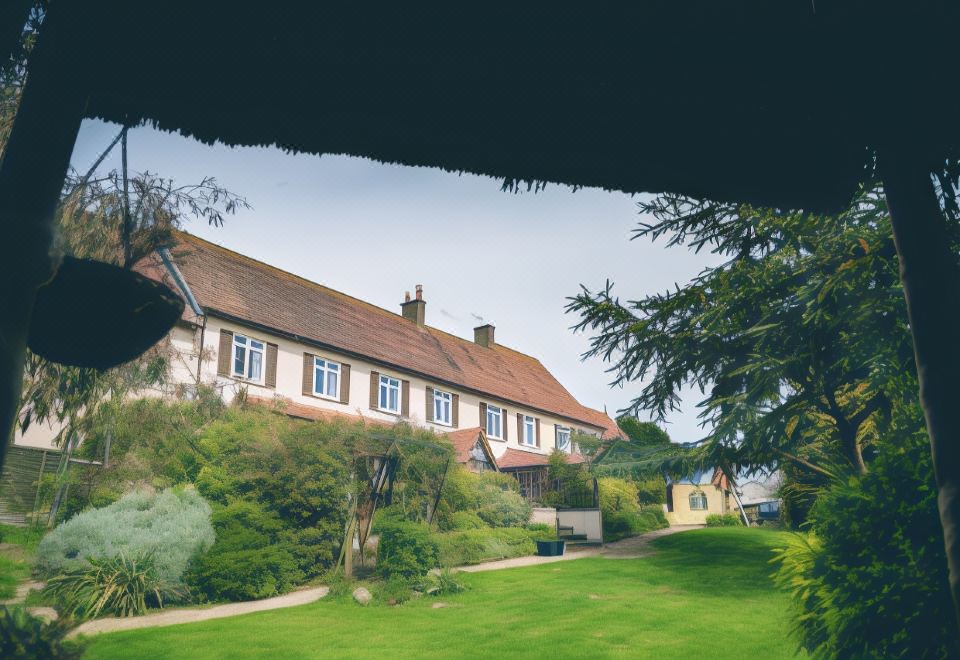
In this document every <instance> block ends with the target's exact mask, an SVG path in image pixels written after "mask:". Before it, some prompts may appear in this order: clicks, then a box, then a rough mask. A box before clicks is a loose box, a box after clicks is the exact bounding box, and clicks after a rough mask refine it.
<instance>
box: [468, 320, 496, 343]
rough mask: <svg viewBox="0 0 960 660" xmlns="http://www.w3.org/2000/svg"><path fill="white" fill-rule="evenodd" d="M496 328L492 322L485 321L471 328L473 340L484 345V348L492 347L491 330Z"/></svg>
mask: <svg viewBox="0 0 960 660" xmlns="http://www.w3.org/2000/svg"><path fill="white" fill-rule="evenodd" d="M494 330H496V328H495V327H494V326H493V324H492V323H485V324H483V325H481V326H479V327H477V328H474V329H473V341H474V342H476V343H478V344H480V345H481V346H485V347H486V348H491V347H493V331H494Z"/></svg>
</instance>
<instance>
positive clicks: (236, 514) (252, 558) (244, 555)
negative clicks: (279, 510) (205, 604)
mask: <svg viewBox="0 0 960 660" xmlns="http://www.w3.org/2000/svg"><path fill="white" fill-rule="evenodd" d="M213 525H214V528H215V529H216V532H217V542H216V543H215V544H214V545H213V547H212V548H211V549H210V551H209V552H207V553H206V554H205V555H203V556H202V557H200V558H199V559H198V560H197V561H196V563H195V564H194V566H193V567H192V569H191V571H190V573H189V575H188V581H189V583H190V585H191V586H192V587H193V588H194V589H195V590H196V591H197V592H198V594H200V595H201V597H202V598H203V599H204V600H209V601H221V600H231V601H236V600H254V599H259V598H267V597H270V596H275V595H277V594H281V593H284V592H286V591H289V590H290V589H291V588H292V587H294V586H296V585H297V584H299V583H300V582H302V581H303V579H304V574H303V571H301V570H300V567H299V565H298V562H297V559H296V553H297V552H298V546H296V545H295V544H294V543H292V542H291V541H290V540H289V539H288V538H286V537H285V531H286V530H285V527H284V524H283V522H282V521H281V520H280V518H279V516H277V514H275V513H273V512H271V511H267V510H265V509H264V508H263V507H262V506H260V505H258V504H255V503H253V502H245V501H242V500H238V501H235V502H231V503H230V504H228V505H227V506H225V507H218V509H217V510H216V511H215V512H214V514H213Z"/></svg>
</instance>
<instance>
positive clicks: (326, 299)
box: [138, 232, 616, 435]
mask: <svg viewBox="0 0 960 660" xmlns="http://www.w3.org/2000/svg"><path fill="white" fill-rule="evenodd" d="M175 236H176V239H177V244H176V245H175V246H174V247H173V248H172V250H171V252H172V253H173V255H174V260H175V262H176V264H177V266H178V268H179V269H180V272H181V273H182V274H183V277H184V279H185V280H186V281H187V283H188V285H189V287H190V289H191V291H192V292H193V295H194V297H195V298H196V300H197V302H198V303H199V305H200V306H201V307H202V308H203V309H204V310H205V311H206V312H207V313H209V314H211V315H213V316H218V315H219V316H227V317H232V318H235V319H237V320H241V321H246V322H249V323H251V324H253V325H259V326H262V327H264V328H268V329H272V330H276V331H279V332H280V333H284V334H287V335H292V336H294V337H298V338H301V339H302V340H304V341H305V342H307V343H314V344H319V345H322V346H326V347H329V348H331V349H333V350H340V351H343V352H346V353H348V354H353V355H357V356H361V357H366V358H369V359H370V360H371V361H373V362H377V363H381V364H385V365H390V366H393V367H395V368H398V369H401V370H404V371H408V372H413V373H416V374H420V375H422V376H424V377H426V378H427V379H435V380H436V381H437V382H438V383H446V384H450V385H454V386H459V387H461V388H464V389H467V390H472V391H474V392H477V393H480V394H483V395H486V396H489V397H490V398H492V399H500V400H503V401H506V402H510V403H519V404H522V405H526V406H529V407H531V408H534V409H537V410H541V411H544V412H549V413H553V414H555V415H557V416H559V417H563V418H566V419H569V420H573V421H576V422H580V423H582V424H586V425H589V426H592V427H595V428H599V429H604V435H606V434H607V433H608V432H610V430H611V427H612V428H616V425H615V424H614V423H613V420H611V419H610V418H609V417H607V416H606V415H605V414H603V413H600V412H599V411H596V410H592V409H590V408H587V407H585V406H583V405H581V404H580V403H579V402H577V400H576V399H574V398H573V396H572V395H571V394H570V393H569V392H568V391H567V390H566V389H565V388H564V387H563V385H561V384H560V383H559V382H558V381H557V379H556V378H554V377H553V375H552V374H551V373H550V372H549V371H547V369H546V368H545V367H544V366H543V365H542V364H541V363H540V361H539V360H536V359H535V358H532V357H530V356H528V355H524V354H523V353H520V352H518V351H515V350H512V349H510V348H507V347H505V346H501V345H499V344H497V345H495V346H493V347H490V348H486V347H483V346H479V345H477V344H475V343H474V342H472V341H468V340H466V339H462V338H460V337H455V336H453V335H451V334H448V333H446V332H443V331H441V330H437V329H436V328H431V327H429V326H426V327H422V328H421V327H417V325H416V324H414V323H412V322H410V321H408V320H406V319H404V318H403V317H402V316H400V315H399V314H394V313H393V312H389V311H387V310H385V309H382V308H380V307H377V306H375V305H372V304H370V303H367V302H364V301H362V300H358V299H356V298H353V297H351V296H348V295H346V294H343V293H340V292H339V291H334V290H333V289H329V288H327V287H325V286H322V285H320V284H316V283H314V282H311V281H309V280H306V279H303V278H301V277H297V276H295V275H292V274H290V273H287V272H285V271H282V270H280V269H278V268H274V267H273V266H269V265H267V264H264V263H262V262H259V261H256V260H254V259H251V258H249V257H246V256H243V255H241V254H238V253H236V252H233V251H231V250H227V249H226V248H223V247H220V246H217V245H214V244H213V243H210V242H207V241H204V240H202V239H199V238H197V237H195V236H191V235H190V234H186V233H182V232H178V233H176V234H175ZM138 270H141V272H144V273H145V274H148V275H152V276H154V277H157V275H156V273H157V270H156V262H154V263H153V264H151V263H149V262H145V263H144V264H143V265H141V266H140V267H138Z"/></svg>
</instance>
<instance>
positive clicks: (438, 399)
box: [433, 388, 453, 426]
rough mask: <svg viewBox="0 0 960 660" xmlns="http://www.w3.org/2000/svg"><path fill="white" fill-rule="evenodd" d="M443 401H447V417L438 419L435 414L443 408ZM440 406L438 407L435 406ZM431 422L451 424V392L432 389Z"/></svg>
mask: <svg viewBox="0 0 960 660" xmlns="http://www.w3.org/2000/svg"><path fill="white" fill-rule="evenodd" d="M443 402H446V403H447V418H446V419H440V416H439V415H437V411H438V410H443ZM438 405H439V406H440V407H439V408H438V407H437V406H438ZM433 423H434V424H439V425H440V426H453V392H446V391H444V390H438V389H436V388H434V390H433Z"/></svg>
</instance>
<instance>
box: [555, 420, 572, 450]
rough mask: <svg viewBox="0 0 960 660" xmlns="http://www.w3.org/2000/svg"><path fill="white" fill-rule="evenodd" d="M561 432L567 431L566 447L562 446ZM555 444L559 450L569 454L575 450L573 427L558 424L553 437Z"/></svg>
mask: <svg viewBox="0 0 960 660" xmlns="http://www.w3.org/2000/svg"><path fill="white" fill-rule="evenodd" d="M561 433H565V434H566V436H567V444H566V446H565V447H561V446H560V434H561ZM553 445H554V447H555V448H556V450H557V451H562V452H565V453H567V454H570V453H572V452H573V429H572V428H570V427H569V426H560V425H559V424H558V425H557V431H556V433H554V437H553Z"/></svg>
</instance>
